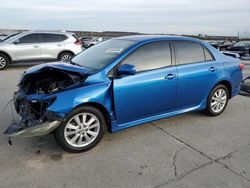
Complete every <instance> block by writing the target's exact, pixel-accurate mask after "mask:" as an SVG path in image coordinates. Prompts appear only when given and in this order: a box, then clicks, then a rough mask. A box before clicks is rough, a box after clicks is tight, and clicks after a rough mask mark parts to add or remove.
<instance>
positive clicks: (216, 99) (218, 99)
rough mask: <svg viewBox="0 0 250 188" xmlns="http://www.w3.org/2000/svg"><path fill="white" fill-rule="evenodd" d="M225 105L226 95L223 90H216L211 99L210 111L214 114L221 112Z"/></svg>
mask: <svg viewBox="0 0 250 188" xmlns="http://www.w3.org/2000/svg"><path fill="white" fill-rule="evenodd" d="M226 103H227V93H226V91H225V90H224V89H222V88H220V89H218V90H216V91H215V92H214V94H213V96H212V98H211V104H210V105H211V109H212V111H213V112H215V113H219V112H221V111H222V110H223V109H224V107H225V106H226Z"/></svg>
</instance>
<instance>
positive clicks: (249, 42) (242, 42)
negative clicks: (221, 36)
mask: <svg viewBox="0 0 250 188" xmlns="http://www.w3.org/2000/svg"><path fill="white" fill-rule="evenodd" d="M234 46H243V47H250V41H240V42H237V43H236V44H234Z"/></svg>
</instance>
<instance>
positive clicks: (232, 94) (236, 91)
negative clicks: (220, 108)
mask: <svg viewBox="0 0 250 188" xmlns="http://www.w3.org/2000/svg"><path fill="white" fill-rule="evenodd" d="M239 92H240V87H237V88H236V89H234V90H233V91H232V93H231V98H232V97H234V96H236V95H238V94H239Z"/></svg>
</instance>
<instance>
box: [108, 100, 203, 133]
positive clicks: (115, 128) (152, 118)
mask: <svg viewBox="0 0 250 188" xmlns="http://www.w3.org/2000/svg"><path fill="white" fill-rule="evenodd" d="M206 103H207V99H203V101H202V102H201V103H200V104H199V105H197V106H193V107H188V108H185V109H179V110H176V111H172V112H167V113H163V114H158V115H154V116H149V117H146V118H143V119H138V120H135V121H130V122H128V123H122V124H117V121H116V120H114V121H112V123H111V132H117V131H120V130H122V129H126V128H129V127H133V126H136V125H140V124H143V123H148V122H152V121H156V120H159V119H163V118H167V117H172V116H176V115H179V114H183V113H186V112H191V111H198V110H204V109H205V108H206Z"/></svg>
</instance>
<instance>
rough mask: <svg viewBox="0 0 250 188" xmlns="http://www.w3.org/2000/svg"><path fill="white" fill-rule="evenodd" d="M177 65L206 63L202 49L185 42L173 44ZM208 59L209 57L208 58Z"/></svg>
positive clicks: (192, 43)
mask: <svg viewBox="0 0 250 188" xmlns="http://www.w3.org/2000/svg"><path fill="white" fill-rule="evenodd" d="M174 47H175V53H176V59H177V64H179V65H183V64H190V63H198V62H203V61H206V59H205V54H204V51H203V47H202V46H201V45H200V44H197V43H194V42H187V41H176V42H174ZM208 58H209V57H208Z"/></svg>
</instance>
